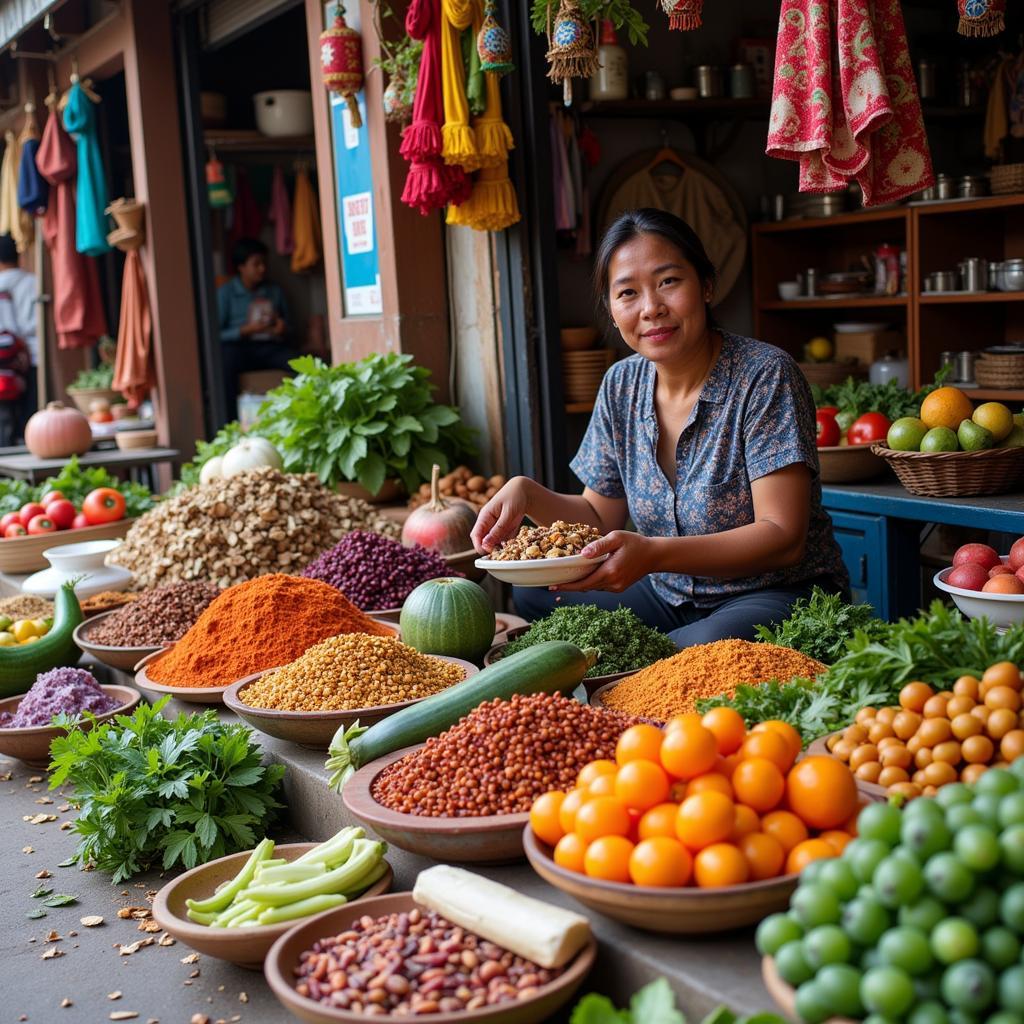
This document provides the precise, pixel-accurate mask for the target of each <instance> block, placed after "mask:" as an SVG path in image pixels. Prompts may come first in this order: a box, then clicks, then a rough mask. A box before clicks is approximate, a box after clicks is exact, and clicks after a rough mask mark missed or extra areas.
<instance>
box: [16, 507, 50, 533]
mask: <svg viewBox="0 0 1024 1024" xmlns="http://www.w3.org/2000/svg"><path fill="white" fill-rule="evenodd" d="M45 511H46V509H45V508H43V506H42V505H40V504H39V502H37V501H30V502H29V503H28V504H27V505H22V506H21V508H20V509H19V511H18V521H19V522H20V523H21V525H22V526H25V527H27V526H28V524H29V521H30V520H32V519H34V518H35V517H36V516H41V515H42V514H43V513H44V512H45Z"/></svg>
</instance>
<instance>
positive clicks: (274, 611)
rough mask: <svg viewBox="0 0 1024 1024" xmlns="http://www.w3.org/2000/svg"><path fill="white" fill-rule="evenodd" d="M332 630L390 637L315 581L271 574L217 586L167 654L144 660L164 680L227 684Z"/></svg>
mask: <svg viewBox="0 0 1024 1024" xmlns="http://www.w3.org/2000/svg"><path fill="white" fill-rule="evenodd" d="M339 633H369V634H371V635H373V636H392V635H393V632H392V631H391V630H390V629H388V627H387V626H384V625H382V624H381V623H379V622H374V620H373V619H371V618H370V617H369V616H368V615H364V614H363V613H362V612H361V611H360V610H359V609H358V608H356V607H355V605H353V604H352V602H351V601H349V600H348V598H346V597H345V595H344V594H342V593H341V592H340V591H338V590H335V589H334V587H331V586H328V585H327V584H326V583H322V582H321V581H320V580H310V579H303V578H302V577H301V576H285V575H284V574H282V573H271V574H270V575H268V576H258V577H256V579H253V580H247V581H246V582H245V583H239V584H237V585H236V586H233V587H229V588H228V589H227V590H225V591H222V592H221V593H220V594H219V595H218V596H217V597H216V598H214V600H213V601H212V602H211V603H210V605H209V607H208V608H207V609H206V611H204V612H203V614H202V615H200V616H199V618H198V620H197V621H196V624H195V625H194V626H193V627H192V628H191V629H190V630H189V631H188V632H187V633H186V634H185V635H184V636H183V637H182V638H181V639H180V640H179V641H178V643H177V644H175V646H174V647H172V648H171V649H170V650H169V651H168V652H167V653H166V654H164V655H162V656H161V657H159V658H157V659H156V660H155V661H153V662H151V663H150V664H149V665H147V666H146V673H147V675H148V676H149V677H150V678H151V679H153V680H154V681H156V682H158V683H162V684H164V685H165V686H182V687H200V686H229V685H230V684H231V683H233V682H235V681H236V680H238V679H241V678H242V677H243V676H251V675H252V674H253V673H255V672H265V671H266V670H267V669H270V668H277V667H278V666H280V665H287V664H290V663H291V662H293V661H294V660H295V659H296V658H298V657H299V656H300V655H302V654H305V652H306V651H307V650H309V648H310V647H312V646H313V645H314V644H318V643H320V641H321V640H326V639H327V637H329V636H337V635H338V634H339Z"/></svg>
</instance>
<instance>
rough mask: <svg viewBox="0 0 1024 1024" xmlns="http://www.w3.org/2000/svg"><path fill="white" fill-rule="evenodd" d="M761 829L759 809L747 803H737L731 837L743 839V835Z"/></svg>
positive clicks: (732, 838)
mask: <svg viewBox="0 0 1024 1024" xmlns="http://www.w3.org/2000/svg"><path fill="white" fill-rule="evenodd" d="M760 830H761V819H760V818H759V817H758V816H757V811H755V810H754V808H753V807H748V806H747V805H746V804H737V805H736V820H735V821H734V822H733V826H732V833H731V834H730V836H729V838H730V839H731V840H732V841H733V842H736V840H738V839H742V838H743V836H747V835H750V833H751V832H760Z"/></svg>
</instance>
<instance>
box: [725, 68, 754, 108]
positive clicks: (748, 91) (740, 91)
mask: <svg viewBox="0 0 1024 1024" xmlns="http://www.w3.org/2000/svg"><path fill="white" fill-rule="evenodd" d="M755 88H756V85H755V81H754V68H753V66H752V65H750V64H733V66H732V67H731V68H729V95H730V96H732V98H733V99H736V100H750V99H753V98H754V90H755Z"/></svg>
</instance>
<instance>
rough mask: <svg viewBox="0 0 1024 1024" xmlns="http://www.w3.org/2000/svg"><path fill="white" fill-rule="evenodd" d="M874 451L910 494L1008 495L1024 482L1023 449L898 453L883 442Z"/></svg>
mask: <svg viewBox="0 0 1024 1024" xmlns="http://www.w3.org/2000/svg"><path fill="white" fill-rule="evenodd" d="M871 450H872V451H873V452H874V453H875V454H876V455H877V456H879V457H880V458H882V459H885V461H886V462H887V463H889V465H890V466H892V469H893V472H894V473H895V474H896V476H897V477H899V481H900V483H901V484H903V486H904V487H905V488H906V489H907V490H908V491H910V493H911V494H920V495H922V496H923V497H926V498H966V497H973V496H975V495H984V494H1006V493H1008V492H1009V491H1012V490H1014V489H1015V488H1017V487H1020V486H1021V484H1024V448H990V449H988V450H987V451H983V452H897V451H893V450H892V449H891V448H887V447H886V446H885V445H883V444H875V445H872V446H871Z"/></svg>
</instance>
